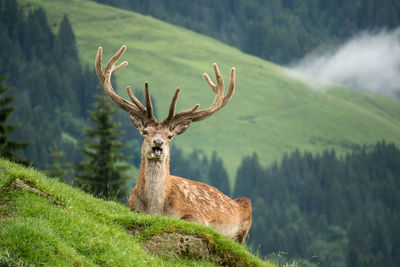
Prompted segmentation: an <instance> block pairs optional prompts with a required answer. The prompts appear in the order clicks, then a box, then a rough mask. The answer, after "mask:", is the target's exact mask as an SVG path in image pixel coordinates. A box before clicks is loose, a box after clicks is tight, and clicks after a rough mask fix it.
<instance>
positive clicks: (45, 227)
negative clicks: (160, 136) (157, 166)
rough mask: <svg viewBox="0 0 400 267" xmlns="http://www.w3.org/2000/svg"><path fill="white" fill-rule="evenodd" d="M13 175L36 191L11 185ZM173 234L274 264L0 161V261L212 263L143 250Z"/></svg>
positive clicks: (234, 257)
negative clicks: (148, 242) (146, 244)
mask: <svg viewBox="0 0 400 267" xmlns="http://www.w3.org/2000/svg"><path fill="white" fill-rule="evenodd" d="M16 179H20V180H22V181H24V182H25V183H26V184H28V185H29V186H30V188H35V190H40V191H38V192H41V193H35V192H31V191H29V190H26V189H21V188H20V187H19V188H18V187H16V186H15V185H16V183H17V182H16ZM128 229H139V230H140V231H139V232H137V233H136V234H132V231H131V230H128ZM174 232H179V233H185V234H190V235H195V236H200V237H203V238H204V239H206V240H207V241H208V244H209V246H210V247H211V248H212V249H213V250H214V251H216V252H217V253H219V254H220V255H229V257H230V260H231V263H232V262H240V263H242V264H244V265H255V266H274V265H272V264H270V263H268V262H263V261H261V260H260V259H258V258H257V257H255V256H253V255H251V254H250V253H249V252H247V251H246V249H245V248H244V247H242V246H240V245H238V244H236V243H235V242H233V241H231V240H228V239H227V238H225V237H223V236H221V235H219V234H218V233H216V232H214V231H213V230H211V229H210V228H208V227H205V226H200V225H195V224H191V223H187V222H185V221H182V220H177V219H172V218H167V217H161V216H146V215H142V214H137V213H133V212H131V211H130V210H129V209H128V208H127V207H126V206H124V205H121V204H118V203H115V202H112V201H104V200H101V199H97V198H94V197H92V196H91V195H88V194H86V193H83V192H82V191H80V190H78V189H74V188H72V187H70V186H68V185H66V184H63V183H60V182H58V181H57V180H56V179H49V178H47V177H45V176H44V175H43V174H42V173H40V172H37V171H35V170H33V169H30V168H24V167H22V166H20V165H17V164H15V163H11V162H9V161H7V160H4V159H0V265H2V264H4V263H6V266H7V264H9V265H10V266H15V265H17V266H24V265H35V266H36V265H46V266H99V265H100V266H143V265H146V266H188V265H189V266H213V264H212V263H211V262H205V261H198V260H195V259H194V258H193V257H186V258H183V259H182V258H178V259H173V258H160V257H156V256H154V255H150V254H148V253H147V252H146V251H145V250H144V249H143V248H142V244H143V242H146V240H148V239H149V238H151V237H153V236H155V235H161V234H163V233H174ZM214 263H215V262H214ZM217 263H218V262H217ZM2 266H3V265H2Z"/></svg>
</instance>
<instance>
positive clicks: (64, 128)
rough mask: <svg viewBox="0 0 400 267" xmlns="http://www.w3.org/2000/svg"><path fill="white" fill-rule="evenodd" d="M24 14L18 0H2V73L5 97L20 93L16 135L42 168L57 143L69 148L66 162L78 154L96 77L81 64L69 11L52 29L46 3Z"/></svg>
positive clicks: (12, 117) (14, 117) (25, 154)
mask: <svg viewBox="0 0 400 267" xmlns="http://www.w3.org/2000/svg"><path fill="white" fill-rule="evenodd" d="M25 13H26V12H24V11H23V10H22V9H21V8H20V7H19V5H18V3H17V2H16V1H15V0H0V47H1V49H0V76H2V77H5V80H4V85H5V86H6V87H8V88H10V90H9V91H8V92H6V93H5V94H4V97H6V96H7V97H11V96H18V97H17V98H16V99H15V100H14V101H13V103H12V104H13V105H14V106H15V107H16V108H15V111H14V112H13V113H12V114H10V118H9V120H10V121H12V122H13V124H14V125H18V126H19V128H18V130H15V131H14V133H13V134H12V137H13V138H14V140H16V141H20V142H29V143H30V146H29V147H28V148H27V149H26V150H25V151H21V153H20V154H21V156H22V157H25V158H26V159H29V160H30V161H31V162H32V164H33V165H34V166H36V167H39V168H41V169H44V168H45V166H47V165H48V164H51V163H52V159H51V156H50V154H51V151H52V149H53V148H54V147H55V146H57V147H58V148H59V149H62V150H63V151H65V160H66V161H69V162H73V159H74V158H76V157H78V155H77V153H76V151H75V149H74V143H75V142H76V140H79V137H80V136H82V128H83V125H85V118H86V117H87V112H88V108H89V107H90V106H91V105H92V104H93V102H94V95H95V94H96V92H98V90H99V89H98V88H97V86H98V79H97V77H96V74H95V72H94V70H93V69H92V68H89V67H85V68H82V67H81V64H80V61H79V57H78V51H77V47H76V40H75V35H74V33H73V30H72V27H71V25H70V22H69V20H68V17H67V16H66V15H65V16H64V18H63V19H62V21H61V22H60V23H59V26H58V32H57V34H54V33H53V32H52V31H51V28H50V26H49V24H48V22H47V18H46V13H45V12H44V10H43V9H42V8H36V9H32V10H29V12H28V13H27V14H25Z"/></svg>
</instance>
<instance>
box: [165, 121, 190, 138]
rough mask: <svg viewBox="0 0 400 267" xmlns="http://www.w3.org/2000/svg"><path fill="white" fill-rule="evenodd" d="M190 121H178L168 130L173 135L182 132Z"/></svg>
mask: <svg viewBox="0 0 400 267" xmlns="http://www.w3.org/2000/svg"><path fill="white" fill-rule="evenodd" d="M191 123H192V122H191V121H185V122H181V123H178V124H176V125H174V126H173V127H171V129H170V131H171V133H172V134H173V135H180V134H183V133H184V132H185V131H186V129H187V128H189V126H190V124H191Z"/></svg>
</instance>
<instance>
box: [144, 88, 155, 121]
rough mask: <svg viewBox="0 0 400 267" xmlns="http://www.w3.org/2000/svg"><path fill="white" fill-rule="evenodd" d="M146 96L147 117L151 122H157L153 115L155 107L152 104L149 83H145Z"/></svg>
mask: <svg viewBox="0 0 400 267" xmlns="http://www.w3.org/2000/svg"><path fill="white" fill-rule="evenodd" d="M144 94H145V97H146V117H147V119H149V120H155V118H154V115H153V105H152V104H151V98H150V93H149V82H147V81H146V82H145V83H144Z"/></svg>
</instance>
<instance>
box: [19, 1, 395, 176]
mask: <svg viewBox="0 0 400 267" xmlns="http://www.w3.org/2000/svg"><path fill="white" fill-rule="evenodd" d="M19 2H20V3H21V4H22V5H23V6H25V7H27V8H34V7H36V6H42V7H43V8H44V9H45V10H46V13H47V16H48V20H49V23H50V25H52V26H53V29H54V30H56V29H57V27H58V24H59V23H60V21H61V19H62V17H63V16H64V14H68V17H69V19H70V21H71V24H72V26H73V30H74V31H75V34H76V39H77V44H78V49H79V54H80V57H81V58H82V59H83V63H82V64H84V65H87V64H89V65H94V59H95V55H96V52H97V48H98V47H99V46H102V47H103V48H104V56H103V58H104V59H103V61H107V60H108V58H109V57H111V56H112V55H113V54H114V53H115V52H116V51H117V50H118V49H119V48H120V47H121V46H122V45H126V46H127V48H128V49H127V51H126V52H125V54H124V55H123V56H122V60H127V61H128V62H129V65H128V66H127V67H126V68H124V69H122V70H120V71H119V72H117V73H116V78H117V79H116V82H117V86H116V88H118V92H119V93H120V94H121V95H122V96H125V97H127V94H126V92H125V87H126V85H128V84H129V85H131V86H132V87H133V88H134V91H138V90H139V91H140V90H143V88H144V82H145V81H149V83H150V92H151V96H152V98H153V99H154V100H155V102H156V105H157V109H158V113H159V118H158V119H159V120H162V119H163V118H164V117H165V116H166V115H167V112H168V106H169V103H170V100H171V97H172V95H173V93H174V91H175V88H176V87H181V89H182V90H181V93H180V96H179V99H178V105H177V110H178V111H179V110H181V109H186V108H190V107H192V106H194V105H195V104H197V103H199V104H200V105H201V106H200V108H206V107H208V106H209V105H210V104H211V103H212V100H213V97H214V94H213V92H212V90H210V89H209V87H208V86H207V84H206V82H205V81H204V79H203V77H202V74H203V73H204V72H207V73H208V74H210V76H211V77H214V74H213V69H212V63H213V62H216V63H217V64H218V66H219V68H220V70H221V73H222V75H223V77H224V78H225V82H226V84H227V83H228V80H227V79H228V78H229V70H230V68H231V67H232V66H234V67H235V68H236V91H235V95H234V97H233V98H232V100H231V101H230V103H228V104H227V105H226V106H225V107H224V108H223V109H222V110H220V111H219V112H218V113H217V114H215V115H214V116H213V117H212V118H209V119H207V120H205V121H202V122H198V123H193V124H192V125H191V127H190V129H189V130H187V131H186V132H185V133H184V134H183V135H182V136H179V137H177V138H176V139H175V140H174V142H175V144H177V145H178V146H179V147H180V148H182V149H183V150H184V151H186V152H190V151H192V150H193V149H195V148H197V149H202V150H204V151H205V152H206V153H207V154H209V155H210V154H211V153H212V151H213V150H216V151H217V152H218V154H219V156H220V157H222V158H223V160H224V164H225V166H226V168H227V170H228V172H229V174H230V178H231V180H233V179H234V176H235V171H236V169H237V167H238V166H239V164H240V161H241V158H242V157H243V156H244V155H249V154H251V153H253V152H257V153H258V155H259V158H260V159H261V161H262V162H263V164H264V165H265V166H266V165H268V164H270V163H272V162H273V161H275V160H279V159H280V158H281V157H282V155H283V154H285V153H289V152H291V151H293V150H294V149H296V148H299V149H300V150H301V151H302V150H307V151H311V152H313V153H317V152H320V151H322V150H324V149H330V148H334V149H335V150H336V151H338V152H339V153H344V152H346V151H349V149H350V148H352V147H354V146H359V145H369V144H374V143H376V142H377V141H378V140H382V139H385V140H386V141H387V142H394V143H396V144H400V142H399V141H400V120H399V118H400V105H399V102H398V101H395V100H390V99H387V98H385V97H380V96H376V95H372V94H369V93H365V92H361V91H359V90H355V89H352V88H346V87H343V86H339V85H331V86H322V85H316V86H311V85H308V83H305V82H304V80H307V79H308V80H312V78H310V77H306V76H302V75H301V74H296V75H289V74H288V72H287V70H286V69H285V68H283V67H280V66H278V65H275V64H272V63H270V62H267V61H265V60H261V59H259V58H256V57H253V56H250V55H247V54H245V53H242V52H241V51H239V50H238V49H236V48H233V47H230V46H228V45H225V44H223V43H221V42H218V41H216V40H213V39H211V38H208V37H205V36H202V35H199V34H196V33H194V32H191V31H188V30H186V29H183V28H180V27H176V26H173V25H171V24H168V23H164V22H161V21H159V20H156V19H153V18H151V17H148V16H143V15H140V14H137V13H134V12H128V11H124V10H120V9H116V8H112V7H108V6H103V5H100V4H97V3H94V2H91V1H84V0H69V1H67V0H52V1H46V0H20V1H19ZM60 64H62V62H60ZM295 77H301V79H298V78H295ZM214 80H215V78H214ZM127 123H128V117H127ZM132 131H135V129H134V128H132Z"/></svg>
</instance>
